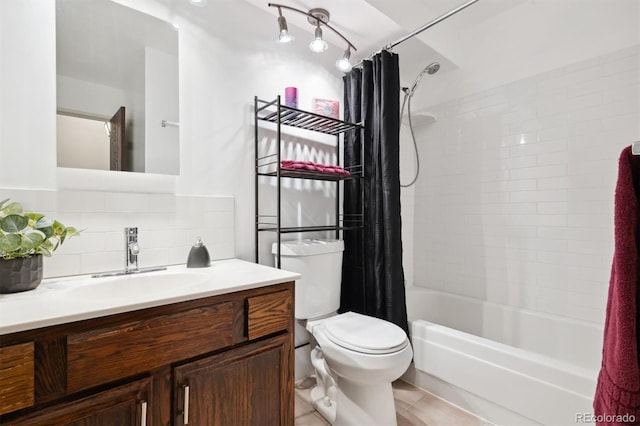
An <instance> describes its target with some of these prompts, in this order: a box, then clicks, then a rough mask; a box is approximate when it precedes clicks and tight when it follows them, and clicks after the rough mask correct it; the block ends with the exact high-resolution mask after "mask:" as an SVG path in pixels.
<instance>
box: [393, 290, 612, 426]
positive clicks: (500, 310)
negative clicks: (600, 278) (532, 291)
mask: <svg viewBox="0 0 640 426" xmlns="http://www.w3.org/2000/svg"><path fill="white" fill-rule="evenodd" d="M407 310H408V315H409V320H410V332H411V341H412V344H413V350H414V365H413V367H412V368H411V369H410V370H409V371H408V372H407V373H406V374H405V376H404V379H405V380H407V381H409V382H412V383H414V384H415V385H417V386H420V387H422V388H425V389H427V390H429V391H431V392H432V393H435V394H436V395H439V396H441V397H443V398H444V399H446V400H448V401H450V402H452V403H454V404H456V405H458V406H460V407H462V408H464V409H466V410H468V411H470V412H473V413H474V414H477V415H479V416H480V417H483V418H485V419H487V420H489V421H490V422H492V423H495V424H498V425H509V424H512V425H524V424H532V425H533V424H545V425H575V424H576V423H581V422H580V421H579V419H580V417H579V416H580V414H582V413H585V414H586V413H591V412H592V408H591V403H592V400H593V395H594V392H595V385H596V377H597V370H598V367H599V362H600V352H601V348H602V346H601V345H602V328H601V327H598V326H596V325H592V324H588V323H584V322H580V321H574V320H571V319H566V318H562V317H553V316H549V315H545V314H539V313H534V312H529V311H525V310H519V309H515V308H511V307H506V306H502V305H496V304H491V303H487V302H482V301H479V300H477V299H471V298H466V297H460V296H455V295H451V294H448V293H442V292H438V291H433V290H427V289H421V288H418V287H414V288H408V289H407ZM506 343H508V344H506Z"/></svg>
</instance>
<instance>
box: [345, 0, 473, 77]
mask: <svg viewBox="0 0 640 426" xmlns="http://www.w3.org/2000/svg"><path fill="white" fill-rule="evenodd" d="M478 1H479V0H470V1H468V2H466V3H465V4H462V5H460V6H458V7H456V8H455V9H453V10H450V11H449V12H447V13H445V14H444V15H441V16H439V17H437V18H436V19H434V20H433V21H430V22H427V23H426V24H424V25H423V26H421V27H419V28H416V29H415V30H413V31H411V32H410V33H409V34H407V35H406V36H404V37H402V38H401V39H399V40H396V41H394V42H393V43H389V44H387V45H386V46H384V47H383V48H382V49H380V50H378V51H377V52H374V53H372V54H371V55H369V56H368V57H367V59H368V58H372V57H373V56H374V55H375V54H377V53H380V52H381V51H383V50H391V49H392V48H393V47H395V46H397V45H399V44H400V43H403V42H405V41H407V40H409V39H410V38H411V37H415V36H417V35H418V34H420V33H421V32H423V31H425V30H428V29H429V28H431V27H433V26H434V25H436V24H439V23H440V22H442V21H444V20H445V19H447V18H448V17H450V16H453V15H455V14H456V13H458V12H460V11H461V10H463V9H466V8H467V7H469V6H471V5H472V4H474V3H476V2H478ZM363 61H364V59H363V60H361V61H360V62H358V63H357V64H355V65H354V67H357V66H360V65H362V62H363Z"/></svg>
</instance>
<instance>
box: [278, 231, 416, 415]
mask: <svg viewBox="0 0 640 426" xmlns="http://www.w3.org/2000/svg"><path fill="white" fill-rule="evenodd" d="M272 251H273V253H274V254H275V253H277V245H276V244H274V245H273V247H272ZM343 251H344V242H343V241H341V240H301V241H287V242H282V244H281V248H280V257H281V267H282V269H286V270H288V271H292V272H298V273H299V274H300V275H301V276H302V278H301V279H300V280H298V281H296V287H295V317H296V318H297V319H299V320H305V321H306V325H305V328H306V329H307V330H308V331H309V333H310V334H311V336H312V338H311V346H312V350H311V363H312V365H313V368H314V369H315V373H316V386H315V387H314V388H313V389H312V390H311V402H312V404H313V406H314V408H315V409H316V410H317V411H318V412H319V413H320V414H322V416H323V417H324V418H326V419H327V421H329V422H330V423H331V424H332V425H358V426H361V425H396V412H395V405H394V401H393V393H392V390H391V382H393V381H394V380H396V379H398V378H399V377H400V376H401V375H402V374H403V373H404V372H405V371H406V370H407V368H408V367H409V364H410V363H411V359H412V357H413V351H412V349H411V345H410V344H409V339H408V338H407V335H406V334H405V332H404V331H403V330H402V329H401V328H400V327H398V326H397V325H395V324H392V323H390V322H388V321H384V320H381V319H378V318H374V317H370V316H367V315H362V314H358V313H355V312H345V313H342V314H337V313H336V312H337V310H338V308H339V306H340V283H341V279H342V278H341V277H342V252H343Z"/></svg>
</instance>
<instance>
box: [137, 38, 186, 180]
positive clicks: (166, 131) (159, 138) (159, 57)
mask: <svg viewBox="0 0 640 426" xmlns="http://www.w3.org/2000/svg"><path fill="white" fill-rule="evenodd" d="M144 69H145V77H144V82H145V99H144V103H145V105H144V111H145V168H144V170H145V172H147V173H166V174H171V175H177V174H179V173H180V161H179V158H180V143H179V140H180V129H179V128H178V127H175V126H166V127H162V124H161V123H162V121H163V120H164V121H167V122H172V123H179V122H180V114H179V107H180V104H179V98H178V86H177V84H176V82H177V81H178V58H176V57H175V56H173V55H170V54H167V53H164V52H161V51H159V50H157V49H152V48H146V49H145V64H144Z"/></svg>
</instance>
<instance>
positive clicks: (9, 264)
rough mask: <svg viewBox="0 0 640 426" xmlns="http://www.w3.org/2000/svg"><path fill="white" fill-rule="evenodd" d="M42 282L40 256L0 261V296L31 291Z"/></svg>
mask: <svg viewBox="0 0 640 426" xmlns="http://www.w3.org/2000/svg"><path fill="white" fill-rule="evenodd" d="M40 282H42V255H41V254H38V255H35V256H29V257H24V258H20V259H11V260H3V259H0V294H6V293H17V292H20V291H27V290H33V289H34V288H36V287H38V286H39V285H40Z"/></svg>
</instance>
